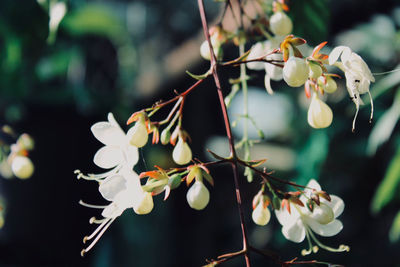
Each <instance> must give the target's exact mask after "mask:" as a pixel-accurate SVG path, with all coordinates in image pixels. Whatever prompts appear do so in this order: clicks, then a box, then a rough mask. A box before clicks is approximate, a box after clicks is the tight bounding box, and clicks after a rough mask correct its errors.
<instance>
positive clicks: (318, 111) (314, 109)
mask: <svg viewBox="0 0 400 267" xmlns="http://www.w3.org/2000/svg"><path fill="white" fill-rule="evenodd" d="M332 119H333V114H332V110H331V108H330V107H329V106H328V105H327V104H325V103H324V101H322V100H320V99H319V98H318V96H317V94H316V93H314V94H313V97H312V100H311V103H310V107H309V108H308V114H307V121H308V124H310V126H311V127H313V128H316V129H319V128H326V127H328V126H329V125H331V123H332Z"/></svg>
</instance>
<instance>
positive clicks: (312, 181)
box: [307, 179, 321, 191]
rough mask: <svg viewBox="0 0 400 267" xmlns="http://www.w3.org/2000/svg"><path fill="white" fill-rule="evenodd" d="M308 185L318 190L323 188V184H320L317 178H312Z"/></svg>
mask: <svg viewBox="0 0 400 267" xmlns="http://www.w3.org/2000/svg"><path fill="white" fill-rule="evenodd" d="M307 187H310V188H313V189H315V190H317V191H320V190H321V186H320V185H319V183H318V182H317V181H316V180H315V179H311V180H310V181H309V182H308V184H307Z"/></svg>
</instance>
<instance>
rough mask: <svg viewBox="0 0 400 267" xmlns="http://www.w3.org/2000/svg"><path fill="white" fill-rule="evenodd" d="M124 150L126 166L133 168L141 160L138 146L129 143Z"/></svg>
mask: <svg viewBox="0 0 400 267" xmlns="http://www.w3.org/2000/svg"><path fill="white" fill-rule="evenodd" d="M124 152H125V156H126V167H127V168H129V169H133V167H134V166H135V165H136V163H137V162H138V161H139V152H138V148H137V147H135V146H132V145H129V144H128V145H127V146H126V147H125V149H124Z"/></svg>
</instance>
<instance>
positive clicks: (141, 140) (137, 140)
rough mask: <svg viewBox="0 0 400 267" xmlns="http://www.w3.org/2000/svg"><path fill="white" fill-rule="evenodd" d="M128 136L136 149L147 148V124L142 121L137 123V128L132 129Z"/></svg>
mask: <svg viewBox="0 0 400 267" xmlns="http://www.w3.org/2000/svg"><path fill="white" fill-rule="evenodd" d="M126 135H127V136H128V140H129V143H130V144H131V145H132V146H135V147H143V146H145V145H146V143H147V140H148V139H149V134H148V133H147V127H146V124H145V122H144V121H141V120H139V121H138V122H136V124H135V126H133V127H132V128H130V129H129V131H128V132H127V134H126Z"/></svg>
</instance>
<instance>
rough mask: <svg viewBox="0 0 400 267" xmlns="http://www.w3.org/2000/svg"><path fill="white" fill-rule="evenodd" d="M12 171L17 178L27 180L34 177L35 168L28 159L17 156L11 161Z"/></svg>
mask: <svg viewBox="0 0 400 267" xmlns="http://www.w3.org/2000/svg"><path fill="white" fill-rule="evenodd" d="M11 170H12V172H13V173H14V175H15V176H16V177H18V178H20V179H27V178H29V177H31V176H32V174H33V171H34V166H33V163H32V161H31V160H30V159H29V158H28V157H25V156H15V157H14V158H13V159H12V161H11Z"/></svg>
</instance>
